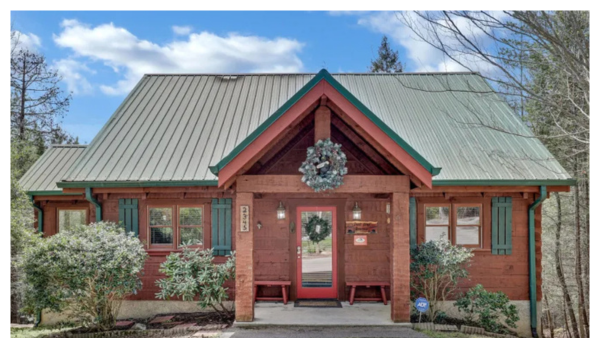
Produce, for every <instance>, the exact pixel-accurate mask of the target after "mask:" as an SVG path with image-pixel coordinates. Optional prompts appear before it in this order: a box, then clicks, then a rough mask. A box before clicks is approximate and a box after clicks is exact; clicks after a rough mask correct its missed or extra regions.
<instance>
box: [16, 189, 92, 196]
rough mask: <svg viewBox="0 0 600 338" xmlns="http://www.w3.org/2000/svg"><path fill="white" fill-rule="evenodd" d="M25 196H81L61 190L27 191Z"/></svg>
mask: <svg viewBox="0 0 600 338" xmlns="http://www.w3.org/2000/svg"><path fill="white" fill-rule="evenodd" d="M27 195H29V196H81V194H78V193H64V192H62V190H42V191H39V190H33V191H28V192H27Z"/></svg>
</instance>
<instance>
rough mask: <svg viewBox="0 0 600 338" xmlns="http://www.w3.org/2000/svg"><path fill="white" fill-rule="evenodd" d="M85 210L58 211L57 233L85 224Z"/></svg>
mask: <svg viewBox="0 0 600 338" xmlns="http://www.w3.org/2000/svg"><path fill="white" fill-rule="evenodd" d="M87 223H88V222H87V210H86V209H58V231H59V232H60V231H65V230H68V229H70V228H71V227H73V226H75V225H81V224H87Z"/></svg>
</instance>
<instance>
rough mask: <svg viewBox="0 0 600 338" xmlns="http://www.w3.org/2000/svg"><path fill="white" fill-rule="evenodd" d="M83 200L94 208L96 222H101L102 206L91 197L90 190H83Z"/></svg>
mask: <svg viewBox="0 0 600 338" xmlns="http://www.w3.org/2000/svg"><path fill="white" fill-rule="evenodd" d="M85 199H86V200H87V201H88V202H90V203H92V204H93V205H94V206H96V222H100V221H102V205H101V204H100V203H98V200H96V199H95V198H94V197H93V196H92V188H85Z"/></svg>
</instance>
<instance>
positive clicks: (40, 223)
mask: <svg viewBox="0 0 600 338" xmlns="http://www.w3.org/2000/svg"><path fill="white" fill-rule="evenodd" d="M29 200H30V201H31V204H33V207H34V208H35V209H36V210H37V211H38V232H40V233H42V232H44V210H43V209H42V208H41V207H40V206H39V205H37V204H36V203H35V200H34V199H33V195H30V196H29Z"/></svg>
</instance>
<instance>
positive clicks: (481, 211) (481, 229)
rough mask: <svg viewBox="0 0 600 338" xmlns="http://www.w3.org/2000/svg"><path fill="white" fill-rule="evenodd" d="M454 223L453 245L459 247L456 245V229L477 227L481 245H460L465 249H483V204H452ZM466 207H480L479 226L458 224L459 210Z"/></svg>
mask: <svg viewBox="0 0 600 338" xmlns="http://www.w3.org/2000/svg"><path fill="white" fill-rule="evenodd" d="M452 207H453V208H452V209H453V210H452V223H454V224H453V225H452V228H453V230H454V231H453V235H452V237H453V238H452V239H453V241H452V243H453V244H454V245H458V244H456V233H457V231H456V228H457V227H459V226H477V227H479V243H478V244H459V245H460V246H462V247H465V248H472V249H483V204H482V203H452ZM464 207H478V208H479V224H477V225H475V224H458V208H464Z"/></svg>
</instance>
